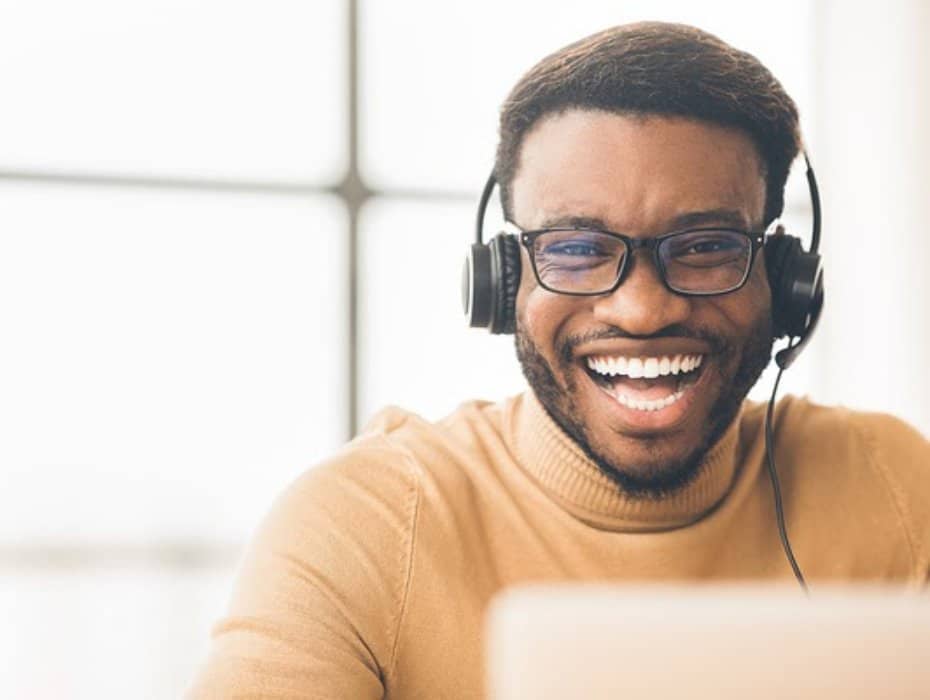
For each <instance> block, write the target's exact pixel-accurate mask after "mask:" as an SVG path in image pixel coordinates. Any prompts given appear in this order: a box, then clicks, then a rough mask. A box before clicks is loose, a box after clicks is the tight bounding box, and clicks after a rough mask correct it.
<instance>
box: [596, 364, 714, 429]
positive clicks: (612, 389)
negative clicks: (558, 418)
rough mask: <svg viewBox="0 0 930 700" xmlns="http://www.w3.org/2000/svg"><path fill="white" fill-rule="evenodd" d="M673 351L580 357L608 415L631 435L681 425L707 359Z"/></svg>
mask: <svg viewBox="0 0 930 700" xmlns="http://www.w3.org/2000/svg"><path fill="white" fill-rule="evenodd" d="M675 350H676V348H670V349H668V350H667V351H662V350H661V349H659V350H658V352H656V351H653V352H648V353H635V352H630V351H629V350H614V351H603V350H602V351H597V352H592V353H588V354H586V355H584V356H583V359H582V364H583V368H584V371H585V374H586V375H587V376H588V377H589V379H590V380H591V382H592V383H593V384H594V386H595V387H596V390H597V393H598V394H599V395H600V396H601V399H598V401H604V402H605V403H606V404H607V406H606V411H607V412H608V415H612V416H614V417H615V419H616V420H617V421H618V422H619V423H620V424H621V426H623V427H625V428H627V429H629V430H632V431H634V432H661V431H667V430H671V429H674V428H676V427H677V426H678V425H679V424H681V423H682V422H684V421H685V420H686V419H687V417H688V414H689V412H690V408H691V406H692V405H693V404H694V403H695V400H696V398H697V397H698V396H699V395H700V393H699V392H700V390H699V389H697V387H698V385H699V384H701V383H702V382H701V379H702V378H703V377H704V374H705V368H706V367H707V365H708V364H710V363H712V358H713V356H712V355H711V354H710V353H709V352H707V351H698V352H695V351H694V350H692V349H691V348H688V349H687V350H684V351H681V352H676V351H675ZM702 350H703V349H702Z"/></svg>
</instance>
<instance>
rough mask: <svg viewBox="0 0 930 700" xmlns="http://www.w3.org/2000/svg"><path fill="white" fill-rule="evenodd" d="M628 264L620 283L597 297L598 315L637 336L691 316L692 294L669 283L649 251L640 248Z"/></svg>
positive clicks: (653, 332)
mask: <svg viewBox="0 0 930 700" xmlns="http://www.w3.org/2000/svg"><path fill="white" fill-rule="evenodd" d="M627 266H628V269H627V270H626V271H625V272H624V277H623V282H622V283H621V284H620V286H619V287H617V288H616V289H615V290H614V291H613V292H612V293H610V294H605V295H604V296H602V297H597V301H596V302H595V304H594V316H595V318H597V319H598V320H599V321H602V322H603V323H607V324H609V325H611V326H616V327H617V328H620V329H621V330H623V331H626V332H627V333H629V334H630V335H636V336H651V335H655V334H656V333H657V332H659V331H660V330H662V329H663V328H665V327H667V326H670V325H672V324H676V323H683V322H685V321H686V320H687V318H688V316H689V315H690V314H691V304H692V298H691V297H686V296H682V295H681V294H676V293H675V292H673V291H671V290H670V289H668V288H667V287H666V286H665V283H664V282H663V281H662V278H661V276H660V274H659V270H658V269H657V268H656V264H655V260H654V259H653V257H652V255H651V254H650V253H649V252H648V251H646V250H639V251H636V253H635V254H634V255H633V256H632V257H631V258H630V259H629V260H628V261H627Z"/></svg>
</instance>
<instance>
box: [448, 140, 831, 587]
mask: <svg viewBox="0 0 930 700" xmlns="http://www.w3.org/2000/svg"><path fill="white" fill-rule="evenodd" d="M802 156H803V157H804V164H805V166H806V169H807V172H806V175H807V187H808V191H809V193H810V200H811V213H812V219H813V223H812V230H811V245H810V248H809V249H808V250H804V246H803V245H802V242H801V239H799V238H797V237H795V236H790V235H787V234H785V233H784V232H783V231H781V230H779V232H778V233H777V234H775V235H769V236H768V237H767V238H766V240H765V243H764V251H765V268H766V273H767V275H768V280H769V286H770V288H771V291H772V327H773V334H774V337H775V339H780V338H784V337H787V338H788V345H787V346H786V347H785V348H783V349H781V350H779V351H778V352H777V353H775V364H776V365H777V366H778V375H777V377H776V378H775V386H774V388H773V389H772V397H771V399H770V400H769V404H768V409H767V410H766V416H765V453H766V464H767V467H768V471H769V476H770V478H771V481H772V489H773V492H774V498H775V513H776V519H777V522H778V532H779V537H780V539H781V542H782V547H783V549H784V550H785V555H786V556H787V558H788V561H789V563H790V564H791V569H792V571H793V572H794V575H795V578H796V579H797V580H798V583H799V584H800V585H801V588H803V589H804V591H805V592H807V584H806V583H805V581H804V576H803V575H802V574H801V570H800V568H799V566H798V564H797V561H796V560H795V558H794V553H793V552H792V550H791V544H790V543H789V541H788V535H787V532H786V530H785V522H784V512H783V510H782V502H781V489H780V487H779V483H778V473H777V471H776V470H775V460H774V457H773V455H772V449H771V445H772V442H773V437H772V412H773V407H774V404H775V394H776V392H777V391H778V384H779V382H780V381H781V374H782V372H783V371H784V370H786V369H787V368H788V367H790V366H791V365H792V364H793V363H794V361H795V360H796V359H797V357H798V355H800V354H801V351H802V350H804V348H805V347H806V346H807V344H808V343H809V342H810V340H811V338H812V337H813V334H814V330H815V329H816V328H817V323H818V321H819V320H820V315H821V311H822V310H823V300H824V287H823V264H822V261H821V258H820V254H819V253H818V250H819V248H820V224H821V210H820V190H819V189H818V187H817V178H816V177H815V175H814V169H813V167H812V166H811V162H810V158H808V155H807V152H806V151H802ZM496 185H497V178H496V177H495V174H494V173H493V172H492V173H491V175H490V177H489V178H488V180H487V182H486V183H485V186H484V190H483V191H482V192H481V198H480V199H479V201H478V215H477V221H476V222H475V242H474V243H473V244H472V246H471V249H470V251H469V253H468V255H467V256H466V258H465V265H464V266H463V268H462V306H463V308H464V310H465V317H466V319H467V321H468V325H469V326H471V327H473V328H486V329H487V330H489V331H490V332H491V333H513V332H514V331H515V329H516V300H517V290H518V288H519V286H520V265H521V263H520V243H519V241H518V240H517V237H516V236H514V235H513V234H509V233H498V234H497V235H496V236H494V238H492V239H491V240H490V241H489V242H488V243H485V242H484V239H483V230H484V218H485V213H486V211H487V208H488V202H489V201H490V199H491V194H492V193H493V192H494V188H495V186H496Z"/></svg>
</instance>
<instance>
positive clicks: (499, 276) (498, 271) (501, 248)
mask: <svg viewBox="0 0 930 700" xmlns="http://www.w3.org/2000/svg"><path fill="white" fill-rule="evenodd" d="M489 247H490V249H491V286H492V288H493V290H494V291H493V295H492V296H493V299H492V305H493V313H492V319H491V323H490V327H489V330H490V331H491V332H492V333H513V332H514V331H515V330H516V325H517V324H516V306H517V291H518V290H519V288H520V243H519V242H518V241H517V239H516V237H515V236H513V235H510V234H506V233H499V234H497V235H496V236H495V237H494V238H493V239H492V240H491V242H490V244H489Z"/></svg>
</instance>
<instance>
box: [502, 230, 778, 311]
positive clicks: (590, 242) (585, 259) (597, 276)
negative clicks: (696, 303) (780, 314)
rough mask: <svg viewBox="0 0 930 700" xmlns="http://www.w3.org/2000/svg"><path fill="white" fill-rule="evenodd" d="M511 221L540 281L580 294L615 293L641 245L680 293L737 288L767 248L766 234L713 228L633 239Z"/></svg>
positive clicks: (563, 291)
mask: <svg viewBox="0 0 930 700" xmlns="http://www.w3.org/2000/svg"><path fill="white" fill-rule="evenodd" d="M508 223H510V222H508ZM776 224H777V221H776V222H773V223H772V226H775V225H776ZM511 225H512V226H514V228H516V229H517V233H518V234H519V238H520V242H521V243H522V244H523V245H524V246H525V247H526V249H527V251H528V252H529V255H530V260H531V261H532V263H533V272H534V273H535V275H536V279H537V281H538V282H539V284H540V286H542V287H543V288H544V289H548V290H549V291H550V292H557V293H559V294H571V295H575V296H593V295H596V294H608V293H610V292H613V291H614V290H615V289H617V287H619V286H620V284H621V283H622V282H623V276H624V273H625V272H626V271H627V270H628V269H629V266H628V265H627V261H628V260H629V259H630V258H631V257H632V255H633V253H634V251H636V250H637V249H639V248H645V249H647V250H651V251H652V254H653V258H654V260H655V266H656V269H657V270H658V271H659V276H660V277H661V279H662V282H663V283H664V284H665V286H666V288H667V289H669V290H671V291H673V292H675V293H677V294H684V295H688V296H709V295H712V294H726V293H727V292H733V291H736V290H737V289H739V288H740V287H742V286H743V285H744V284H745V283H746V280H747V279H748V278H749V273H750V271H751V270H752V263H753V260H755V257H756V256H755V253H756V251H757V250H758V249H759V248H760V247H762V245H763V242H764V240H765V233H766V232H757V231H740V230H737V229H729V228H718V227H713V228H693V229H688V230H687V231H675V232H673V233H666V234H664V235H661V236H656V237H654V238H630V237H629V236H624V235H623V234H620V233H613V232H611V231H599V230H596V229H589V228H579V227H565V228H562V227H557V228H546V229H539V230H536V231H523V230H522V229H520V228H519V227H517V226H515V225H514V224H511ZM769 230H772V227H770V228H769Z"/></svg>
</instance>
